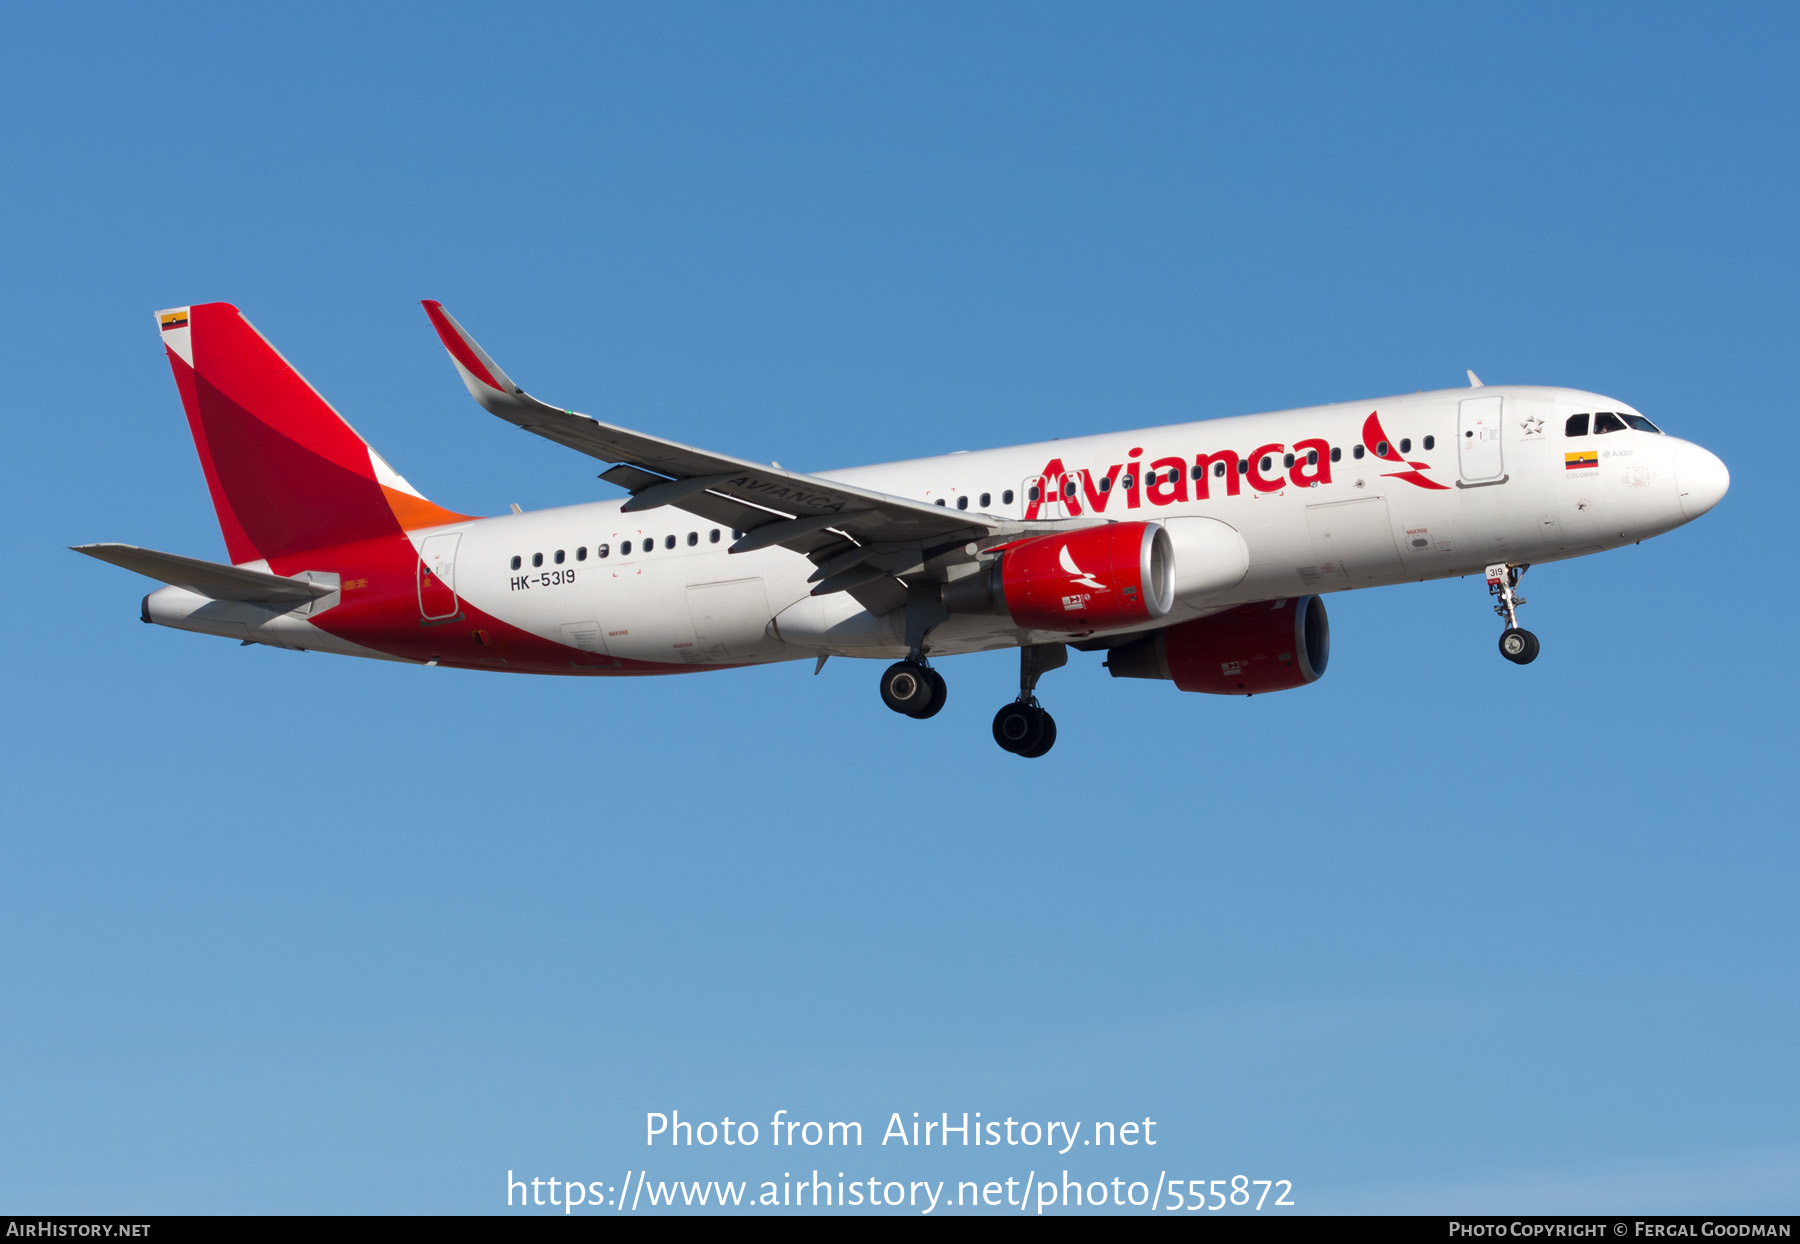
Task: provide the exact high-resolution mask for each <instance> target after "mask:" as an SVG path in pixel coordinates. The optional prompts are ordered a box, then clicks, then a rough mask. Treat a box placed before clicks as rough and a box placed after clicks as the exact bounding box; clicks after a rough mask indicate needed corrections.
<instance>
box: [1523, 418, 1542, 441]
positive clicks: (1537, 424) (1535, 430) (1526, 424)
mask: <svg viewBox="0 0 1800 1244" xmlns="http://www.w3.org/2000/svg"><path fill="white" fill-rule="evenodd" d="M1519 427H1520V428H1522V429H1524V432H1525V435H1526V436H1537V435H1539V434H1540V433H1542V432H1543V430H1544V421H1543V420H1542V419H1539V418H1538V417H1537V416H1536V415H1533V416H1532V417H1531V418H1529V419H1521V420H1520V421H1519Z"/></svg>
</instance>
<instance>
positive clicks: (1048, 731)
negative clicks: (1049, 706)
mask: <svg viewBox="0 0 1800 1244" xmlns="http://www.w3.org/2000/svg"><path fill="white" fill-rule="evenodd" d="M1038 715H1039V716H1041V717H1042V718H1043V719H1044V737H1043V738H1041V739H1039V740H1038V744H1037V746H1036V747H1034V748H1032V749H1031V750H1030V751H1028V752H1020V753H1019V755H1021V756H1023V757H1025V759H1027V760H1036V759H1037V758H1038V757H1039V756H1042V755H1043V754H1044V753H1045V752H1047V751H1049V750H1050V749H1051V748H1053V747H1055V746H1056V718H1054V717H1052V716H1051V715H1050V714H1049V713H1047V712H1045V711H1044V710H1043V709H1041V708H1040V709H1039V710H1038Z"/></svg>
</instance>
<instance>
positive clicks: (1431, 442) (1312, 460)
mask: <svg viewBox="0 0 1800 1244" xmlns="http://www.w3.org/2000/svg"><path fill="white" fill-rule="evenodd" d="M1436 445H1437V438H1436V437H1433V436H1428V437H1426V438H1425V448H1427V449H1432V448H1434V447H1436ZM1400 452H1401V453H1403V454H1409V453H1411V452H1412V438H1411V437H1406V438H1404V439H1402V440H1401V442H1400ZM1363 453H1364V450H1363V447H1362V446H1361V445H1357V446H1355V447H1354V448H1353V449H1351V451H1350V456H1351V457H1352V458H1360V457H1362V456H1363ZM1387 453H1388V443H1387V442H1386V441H1381V442H1379V443H1378V444H1377V445H1376V446H1375V456H1376V457H1378V458H1385V457H1387ZM1343 458H1344V451H1343V450H1342V449H1333V450H1332V451H1331V460H1332V461H1333V462H1341V461H1343ZM1295 461H1296V459H1295V457H1294V455H1293V454H1283V455H1282V456H1281V465H1282V467H1283V468H1284V469H1286V470H1292V469H1293V466H1294V463H1295ZM1306 465H1307V466H1318V465H1319V451H1318V450H1316V449H1309V450H1307V451H1306ZM1274 466H1275V458H1274V456H1273V455H1271V454H1264V455H1263V459H1262V461H1261V462H1259V463H1257V469H1258V470H1260V471H1269V470H1272V469H1273V468H1274ZM1225 469H1226V468H1225V463H1224V461H1223V460H1220V461H1216V462H1214V463H1213V475H1214V476H1215V477H1216V478H1218V479H1223V478H1225ZM1203 470H1204V468H1202V467H1201V466H1200V464H1199V463H1197V462H1196V463H1195V464H1194V466H1193V468H1192V471H1191V474H1192V475H1193V477H1194V478H1195V479H1199V478H1200V476H1201V474H1202V472H1203ZM1237 471H1238V474H1239V475H1248V474H1249V473H1250V463H1249V462H1248V461H1246V460H1244V459H1239V460H1238V465H1237ZM1180 474H1181V473H1180V472H1179V471H1177V470H1176V469H1175V468H1174V467H1170V468H1169V476H1168V478H1167V479H1166V480H1164V479H1163V478H1162V474H1161V472H1158V471H1151V472H1149V473H1148V474H1146V475H1145V476H1144V484H1145V486H1146V487H1148V486H1150V485H1152V484H1156V483H1159V482H1160V483H1169V484H1173V483H1174V482H1175V480H1176V477H1177V476H1179V475H1180ZM1136 483H1137V478H1136V477H1135V476H1132V475H1127V476H1125V477H1124V478H1123V479H1122V480H1120V481H1119V484H1120V486H1121V487H1123V488H1131V487H1132V486H1134V485H1135V484H1136ZM1100 491H1101V492H1110V491H1112V480H1111V479H1110V478H1107V477H1105V476H1102V477H1101V479H1100ZM1029 495H1030V497H1031V499H1032V500H1033V501H1037V500H1040V499H1041V498H1040V495H1039V493H1038V489H1037V487H1036V485H1033V486H1032V489H1031V492H1030V494H1029ZM1063 495H1064V496H1065V497H1072V496H1074V495H1075V481H1074V480H1069V479H1065V480H1064V481H1063ZM940 504H941V503H940Z"/></svg>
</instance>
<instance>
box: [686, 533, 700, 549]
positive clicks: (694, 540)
mask: <svg viewBox="0 0 1800 1244" xmlns="http://www.w3.org/2000/svg"><path fill="white" fill-rule="evenodd" d="M698 543H700V533H699V532H697V531H690V532H688V547H689V548H690V549H691V548H693V547H694V546H695V545H696V544H698Z"/></svg>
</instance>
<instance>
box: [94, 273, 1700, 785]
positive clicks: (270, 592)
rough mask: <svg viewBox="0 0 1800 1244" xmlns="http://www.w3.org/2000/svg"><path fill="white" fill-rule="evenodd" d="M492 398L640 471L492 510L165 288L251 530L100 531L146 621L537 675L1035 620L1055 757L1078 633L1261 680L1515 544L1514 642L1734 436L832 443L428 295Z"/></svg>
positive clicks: (1694, 485)
mask: <svg viewBox="0 0 1800 1244" xmlns="http://www.w3.org/2000/svg"><path fill="white" fill-rule="evenodd" d="M424 307H425V311H426V314H427V315H428V316H429V317H430V320H431V323H432V325H433V327H434V328H435V329H436V330H437V334H438V337H439V339H440V340H441V341H442V342H443V344H444V346H445V348H446V349H447V350H448V351H449V354H450V358H451V360H452V362H453V363H454V365H455V367H456V370H457V373H458V374H459V375H460V376H461V377H462V381H463V384H464V385H465V386H467V388H468V390H469V392H470V393H471V394H472V395H473V396H474V398H475V400H476V401H477V402H479V403H480V404H481V405H482V406H483V407H484V408H485V409H487V410H488V411H489V412H491V413H493V414H495V415H498V416H499V417H500V418H502V419H505V420H508V421H509V422H512V423H514V424H516V425H518V426H519V427H521V428H524V429H525V430H527V431H529V432H534V433H536V434H537V435H539V436H543V437H547V438H549V439H550V440H553V441H556V442H557V443H559V444H561V445H564V446H566V447H567V448H569V449H571V450H574V451H576V452H578V453H583V454H587V455H589V456H590V457H593V458H597V459H599V460H601V461H602V462H605V463H608V464H609V468H608V469H607V470H606V471H604V472H603V473H602V475H601V478H602V479H605V480H607V481H609V482H611V483H613V484H616V485H618V486H619V487H620V488H622V489H623V490H624V491H625V492H626V493H627V494H629V495H628V496H625V497H623V498H618V499H614V500H608V501H596V502H592V503H589V504H586V505H573V506H565V507H562V508H558V509H551V510H541V511H536V512H532V513H517V512H515V513H512V514H502V515H499V516H497V517H492V518H477V517H473V516H470V515H467V514H459V513H455V512H453V511H450V510H446V509H444V508H442V507H441V506H438V505H436V504H434V503H432V502H431V501H428V500H426V499H425V497H423V496H422V495H420V493H419V492H418V490H417V489H415V488H413V487H412V485H410V484H408V483H407V482H406V480H405V479H403V478H401V476H400V475H399V474H398V473H397V472H395V471H394V469H393V468H392V467H390V466H389V465H388V463H387V461H386V460H385V459H383V458H382V457H381V455H380V454H378V453H376V452H375V450H374V449H373V448H372V447H371V446H370V445H369V444H368V443H367V442H365V441H364V440H363V439H362V438H361V437H360V436H358V435H357V434H356V432H355V431H354V430H352V429H351V427H350V425H349V424H347V423H346V422H345V421H344V420H343V418H342V417H341V416H339V415H338V413H337V411H336V410H334V409H333V408H332V407H331V405H330V404H329V403H327V402H326V401H325V399H324V398H323V397H321V396H320V395H319V394H318V393H317V392H316V391H315V390H314V389H313V388H312V386H311V385H309V384H308V383H307V382H306V381H305V380H304V379H303V378H302V377H301V376H300V374H299V373H298V372H296V371H295V370H294V369H293V368H292V367H291V366H289V364H288V363H287V361H286V360H285V359H284V358H282V356H281V355H280V354H279V353H278V352H277V351H276V350H275V348H274V347H273V346H272V345H270V344H269V342H268V341H267V340H265V339H264V338H263V337H262V335H261V334H259V333H258V332H257V331H256V329H254V328H253V327H251V325H250V322H249V321H248V320H246V319H245V318H244V317H243V316H242V315H241V314H240V313H239V312H238V310H237V308H236V307H233V306H230V305H228V304H226V303H217V302H215V303H207V304H204V305H201V306H192V307H178V308H176V309H174V310H170V311H163V312H160V313H158V315H157V324H158V328H159V331H160V332H161V335H162V342H163V346H164V349H165V351H166V353H167V355H168V359H169V365H170V367H171V368H172V369H173V371H174V375H175V385H176V388H177V390H178V391H179V392H180V394H181V401H182V405H183V407H184V408H185V409H186V412H187V419H188V427H189V429H190V430H191V431H192V433H193V436H194V444H195V448H196V449H197V450H198V451H199V454H200V462H201V465H202V467H203V468H204V470H205V474H206V482H207V486H208V488H209V489H210V491H211V493H212V501H213V507H214V509H215V510H216V511H217V513H218V518H219V526H220V528H221V529H222V531H223V533H224V537H225V547H226V551H227V554H228V556H229V558H230V561H229V563H225V562H214V561H207V560H203V559H199V558H193V557H185V556H180V555H177V554H173V553H161V552H156V551H154V550H150V549H143V548H137V547H134V546H132V545H125V544H89V545H82V546H80V547H79V548H78V550H77V551H78V552H82V553H86V554H88V555H90V556H93V557H97V558H99V559H101V560H103V561H108V562H112V563H113V564H115V565H118V566H123V567H125V568H127V569H130V570H134V571H137V572H139V573H140V574H144V575H148V576H149V577H151V578H152V579H155V580H157V581H159V582H161V583H163V584H165V585H166V586H163V587H161V588H159V589H158V590H156V591H154V592H151V593H150V595H148V596H146V597H145V598H144V602H143V609H142V617H143V620H144V621H146V622H154V623H157V624H159V625H162V626H171V627H176V628H178V629H181V630H190V631H200V632H203V633H205V634H209V635H219V636H224V637H227V638H231V639H236V640H240V641H243V642H247V643H258V644H268V645H271V646H274V647H279V648H298V649H311V650H317V651H321V652H336V653H341V654H344V655H346V656H361V657H378V658H381V659H384V660H392V661H408V662H414V663H417V664H421V665H438V666H454V667H457V668H462V669H480V670H497V671H502V672H509V673H520V674H563V675H577V676H587V677H596V676H607V675H635V674H681V673H690V672H694V671H700V670H722V669H729V668H732V667H735V666H743V665H758V664H764V663H768V662H772V661H793V660H800V659H809V658H810V659H813V660H815V661H817V662H819V663H821V664H822V663H823V662H824V661H825V659H826V658H827V657H831V656H843V657H866V658H872V659H878V660H883V661H890V662H893V663H892V664H891V665H889V666H888V667H887V669H886V670H885V671H884V672H883V673H882V676H881V680H880V690H881V698H882V700H883V702H884V703H886V705H887V706H888V707H889V708H890V709H892V710H894V711H895V712H898V713H904V714H906V715H908V716H912V717H919V718H925V717H930V716H933V715H934V714H936V713H937V712H938V711H939V710H940V709H941V708H942V707H943V705H944V700H945V696H946V694H947V692H946V687H945V682H944V678H943V675H942V674H941V673H940V672H939V670H938V669H937V667H936V665H935V664H934V660H935V658H939V657H946V656H951V655H955V654H958V653H966V652H982V651H987V650H989V649H995V648H1013V649H1017V650H1018V652H1019V654H1020V662H1019V668H1020V677H1019V695H1018V698H1017V699H1015V700H1013V701H1012V702H1010V703H1008V704H1005V705H1002V706H1001V708H1000V710H999V712H998V713H997V714H996V715H995V718H994V738H995V740H996V741H997V742H998V743H999V744H1000V746H1001V747H1002V748H1004V749H1006V750H1007V751H1010V752H1013V753H1015V754H1017V755H1020V756H1027V757H1034V756H1042V755H1043V754H1044V753H1045V752H1047V751H1049V750H1050V747H1051V745H1052V744H1053V743H1054V742H1055V741H1056V723H1055V721H1054V720H1053V719H1052V718H1051V716H1050V714H1049V713H1048V712H1046V711H1045V710H1044V708H1043V707H1042V706H1041V705H1040V704H1039V703H1038V699H1037V694H1036V692H1037V684H1038V679H1039V677H1040V676H1041V675H1042V674H1044V673H1045V672H1046V671H1048V670H1051V669H1055V668H1056V667H1058V666H1060V665H1062V664H1064V663H1065V662H1066V661H1067V660H1068V650H1069V649H1070V648H1074V649H1076V650H1078V651H1082V652H1100V653H1103V654H1104V658H1105V663H1106V666H1107V668H1108V669H1109V670H1110V672H1111V673H1112V674H1113V675H1114V676H1115V677H1121V678H1157V679H1164V680H1167V681H1169V682H1172V683H1173V684H1174V685H1175V686H1176V687H1177V688H1179V689H1181V690H1183V691H1203V692H1208V693H1211V694H1215V695H1253V694H1257V693H1260V692H1265V691H1279V690H1283V689H1286V688H1289V687H1298V686H1303V685H1305V684H1306V683H1310V682H1312V681H1314V680H1315V679H1317V678H1318V677H1319V676H1320V675H1321V674H1323V673H1324V672H1325V667H1326V663H1327V660H1328V658H1329V655H1330V628H1329V625H1328V623H1327V621H1326V615H1325V604H1324V600H1323V597H1324V596H1325V595H1326V594H1328V593H1331V592H1336V591H1342V590H1344V589H1347V588H1357V587H1379V586H1382V585H1384V584H1392V583H1400V582H1404V581H1414V580H1424V579H1439V578H1447V577H1451V576H1463V575H1469V574H1475V573H1481V574H1483V575H1484V577H1485V580H1486V582H1487V586H1488V591H1489V593H1490V595H1491V596H1492V597H1493V598H1494V609H1495V612H1496V613H1498V614H1499V615H1500V616H1501V618H1502V619H1503V621H1504V629H1503V630H1502V632H1501V635H1500V651H1501V654H1502V655H1503V656H1505V657H1506V658H1507V659H1508V660H1511V661H1514V662H1516V663H1518V664H1525V663H1528V662H1530V661H1531V660H1532V659H1533V658H1534V657H1535V656H1536V655H1537V652H1538V641H1537V639H1536V637H1535V636H1533V635H1532V634H1531V633H1530V632H1529V631H1526V630H1523V629H1521V628H1520V627H1519V625H1518V618H1517V610H1518V607H1519V606H1520V605H1522V604H1523V603H1524V601H1523V598H1522V597H1520V596H1519V595H1518V592H1517V590H1516V589H1517V587H1518V583H1519V577H1520V575H1521V574H1523V572H1524V571H1525V570H1526V569H1527V568H1528V567H1529V566H1531V565H1533V564H1535V563H1538V562H1546V561H1556V560H1560V559H1563V558H1570V557H1579V556H1582V555H1584V554H1588V553H1598V552H1601V551H1603V550H1605V549H1609V548H1616V547H1618V546H1620V545H1625V544H1633V543H1636V542H1638V541H1641V540H1643V539H1645V538H1647V537H1649V536H1654V535H1659V534H1661V533H1662V532H1665V531H1669V530H1671V529H1673V528H1675V527H1679V526H1681V525H1682V524H1683V523H1686V522H1689V521H1691V520H1693V519H1695V518H1698V517H1699V516H1700V515H1702V514H1704V513H1706V512H1707V511H1708V510H1710V509H1711V508H1712V507H1713V506H1715V505H1717V504H1718V502H1719V500H1720V499H1721V498H1722V497H1724V495H1725V492H1726V489H1727V487H1728V486H1729V484H1730V476H1729V474H1728V473H1727V471H1726V469H1725V465H1724V464H1723V463H1722V462H1720V461H1719V459H1718V458H1716V457H1715V456H1713V455H1712V454H1710V453H1708V452H1707V451H1706V450H1704V449H1702V448H1701V447H1700V446H1698V445H1695V444H1692V443H1690V442H1688V441H1684V440H1679V439H1677V438H1675V437H1673V436H1667V435H1664V434H1663V432H1662V431H1661V430H1660V429H1659V428H1658V427H1657V426H1656V425H1655V424H1654V423H1652V422H1651V421H1650V420H1649V419H1648V418H1646V417H1645V416H1644V415H1642V414H1641V413H1639V412H1638V411H1636V410H1634V409H1632V408H1631V407H1630V406H1628V405H1626V404H1625V403H1624V402H1621V401H1619V400H1618V399H1616V398H1610V397H1604V396H1602V395H1600V394H1597V393H1586V392H1582V391H1580V390H1576V389H1560V388H1549V387H1541V386H1535V385H1488V386H1483V385H1482V384H1481V382H1480V381H1479V380H1478V379H1476V377H1475V376H1474V374H1473V373H1470V375H1469V381H1470V387H1469V388H1467V389H1449V390H1440V391H1437V392H1430V393H1413V394H1408V395H1403V396H1400V397H1384V398H1375V399H1371V400H1368V401H1361V402H1340V403H1336V404H1333V405H1329V406H1315V407H1309V408H1307V409H1304V410H1286V411H1278V412H1275V413H1272V414H1260V415H1245V416H1242V417H1238V418H1230V419H1209V420H1205V421H1202V422H1197V423H1186V424H1176V425H1172V426H1169V427H1159V428H1143V429H1138V430H1135V431H1128V432H1109V433H1102V434H1099V435H1095V436H1087V437H1077V438H1071V439H1063V440H1057V441H1054V442H1050V443H1046V444H1036V445H1020V446H1016V447H1012V448H1007V449H992V450H983V451H979V452H972V453H956V454H949V455H945V456H941V457H933V458H918V459H914V460H911V461H907V462H894V463H887V464H885V465H880V466H865V467H857V468H853V469H849V470H841V471H827V472H821V473H818V474H812V475H807V474H801V473H798V472H794V471H787V470H783V469H782V468H780V467H778V466H773V465H768V464H764V463H761V462H751V461H747V460H745V459H742V458H735V457H732V456H730V455H727V454H718V453H711V452H708V451H706V450H702V449H695V448H693V447H691V446H687V445H682V444H678V443H677V442H674V441H669V440H664V439H663V438H661V437H658V436H653V435H650V434H647V433H643V432H636V431H632V430H630V429H627V428H623V427H618V426H616V425H613V424H609V423H603V422H601V421H600V420H597V419H593V418H590V417H589V416H587V415H581V414H577V413H575V412H573V411H570V410H564V409H561V408H559V407H555V406H551V405H548V404H546V403H544V402H541V401H539V400H537V399H536V398H534V397H532V396H531V395H530V394H528V393H526V392H525V390H524V389H522V388H521V387H519V386H518V385H517V384H515V383H514V382H513V380H512V379H511V377H509V376H508V375H507V374H506V373H505V372H504V371H502V370H501V369H500V367H499V365H498V364H496V363H495V362H494V360H493V359H492V358H491V357H489V356H488V354H487V353H486V352H485V351H484V350H482V348H481V347H480V346H479V345H477V344H476V343H475V341H474V339H473V338H472V337H470V336H469V335H468V333H466V332H464V331H463V329H462V326H461V325H459V324H458V323H457V322H456V321H455V320H454V319H452V318H451V316H450V314H449V312H447V311H445V310H444V309H443V307H441V306H440V305H439V304H437V303H435V302H426V303H425V304H424Z"/></svg>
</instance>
